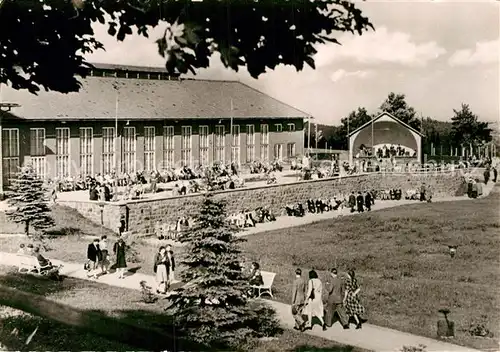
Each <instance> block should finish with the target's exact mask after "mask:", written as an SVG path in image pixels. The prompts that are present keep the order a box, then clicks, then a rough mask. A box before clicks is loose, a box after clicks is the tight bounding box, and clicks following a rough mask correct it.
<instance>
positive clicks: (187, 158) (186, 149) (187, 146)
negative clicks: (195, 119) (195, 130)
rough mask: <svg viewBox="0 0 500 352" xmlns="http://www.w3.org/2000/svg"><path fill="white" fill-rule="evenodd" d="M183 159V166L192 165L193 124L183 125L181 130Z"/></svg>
mask: <svg viewBox="0 0 500 352" xmlns="http://www.w3.org/2000/svg"><path fill="white" fill-rule="evenodd" d="M181 132H182V133H181V160H182V165H183V166H191V159H192V152H191V147H192V142H193V140H192V135H191V133H192V128H191V126H182V131H181Z"/></svg>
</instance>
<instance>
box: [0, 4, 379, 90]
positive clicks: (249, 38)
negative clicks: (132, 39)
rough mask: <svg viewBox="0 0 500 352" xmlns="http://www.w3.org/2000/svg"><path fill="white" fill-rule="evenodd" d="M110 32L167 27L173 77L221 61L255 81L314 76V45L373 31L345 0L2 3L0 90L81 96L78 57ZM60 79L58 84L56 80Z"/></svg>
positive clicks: (82, 65) (164, 51)
mask: <svg viewBox="0 0 500 352" xmlns="http://www.w3.org/2000/svg"><path fill="white" fill-rule="evenodd" d="M95 22H100V23H102V24H107V26H108V34H109V35H111V36H113V37H116V39H117V40H119V41H123V40H125V38H126V37H127V36H129V35H132V34H133V33H134V32H136V33H137V34H139V35H142V36H144V37H148V35H149V34H148V33H149V30H150V29H151V28H152V27H156V26H165V27H166V30H165V32H164V35H163V36H162V37H161V38H159V39H158V40H157V44H158V51H159V53H160V54H161V55H163V56H164V57H165V58H166V68H167V69H168V71H169V72H170V73H172V74H176V73H177V74H178V73H180V74H182V73H187V72H188V71H191V72H195V71H196V70H197V69H200V68H206V67H208V66H209V59H210V57H211V56H212V55H214V54H216V53H218V54H220V57H221V61H222V62H223V63H224V65H225V66H226V67H230V68H231V69H233V70H236V71H237V70H238V69H239V68H240V67H247V69H248V71H249V72H250V74H251V75H252V76H253V77H255V78H257V77H258V76H259V75H260V74H262V73H264V72H266V69H268V68H269V69H274V68H275V67H276V66H278V65H293V66H294V67H295V68H296V69H297V70H302V68H303V67H304V63H306V64H307V65H309V66H311V67H313V68H314V59H313V55H314V54H315V53H316V49H315V45H317V44H322V43H327V42H331V43H338V41H337V39H336V38H335V34H336V33H339V32H351V33H353V34H356V33H357V34H362V33H363V32H364V31H366V30H368V29H369V28H373V26H372V25H371V23H370V22H369V20H368V18H366V17H364V16H363V15H362V13H361V11H360V10H359V9H358V8H357V7H356V6H355V5H354V4H353V3H352V2H350V1H347V0H324V1H297V0H292V1H281V0H260V1H249V0H241V1H240V0H239V1H230V0H204V1H191V0H180V1H167V0H163V1H149V0H123V1H108V0H86V1H83V0H72V1H61V0H44V1H35V0H23V1H17V0H5V1H3V4H2V6H1V7H0V32H1V33H2V36H1V37H0V67H2V68H3V69H2V71H1V73H0V83H7V82H8V81H10V83H11V85H12V87H14V88H15V89H29V90H30V92H32V93H36V92H37V91H38V90H39V89H40V87H43V88H45V89H47V90H56V91H60V92H71V91H77V90H78V89H79V83H78V81H77V79H76V78H75V74H76V75H81V76H85V75H86V74H87V72H88V67H89V64H88V63H87V62H86V61H85V59H84V57H83V55H85V54H87V53H90V52H93V51H95V50H101V49H103V45H102V43H100V42H99V41H97V40H96V39H95V38H94V31H93V28H92V24H93V23H95ZM54 72H57V76H56V75H54Z"/></svg>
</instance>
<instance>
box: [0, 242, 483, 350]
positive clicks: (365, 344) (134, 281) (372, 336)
mask: <svg viewBox="0 0 500 352" xmlns="http://www.w3.org/2000/svg"><path fill="white" fill-rule="evenodd" d="M17 262H18V260H17V258H16V255H15V254H13V253H5V252H0V265H9V266H15V265H16V263H17ZM53 262H54V264H63V265H64V267H63V268H62V270H61V272H62V274H63V275H66V276H69V277H74V278H78V279H83V280H91V279H89V278H88V277H87V273H86V271H85V270H84V269H83V264H76V263H63V262H61V261H58V260H53ZM129 274H130V275H129V276H127V277H126V278H125V279H123V280H120V279H118V277H117V275H116V274H108V275H104V276H101V277H100V278H99V279H98V280H96V281H97V282H100V283H103V284H106V285H111V286H117V287H123V288H128V289H132V290H139V289H140V287H139V283H140V282H141V281H142V280H144V281H146V282H147V283H148V284H149V285H150V286H152V287H155V285H156V284H155V279H154V277H153V276H151V275H145V274H140V273H134V274H133V273H129ZM92 281H95V280H92ZM267 302H268V303H269V304H270V305H271V306H273V307H274V309H275V310H276V313H277V314H278V317H279V318H280V320H281V323H282V325H283V327H286V328H290V329H291V328H293V325H294V321H293V318H292V316H291V313H290V311H291V307H290V306H289V305H287V304H284V303H280V302H276V301H267ZM306 333H307V334H310V335H314V336H319V337H322V338H324V339H327V340H331V341H336V342H338V343H341V344H345V345H350V346H356V347H360V348H364V349H367V350H371V351H376V352H389V351H391V352H392V351H394V352H396V351H398V352H399V351H401V349H402V348H403V346H418V345H419V344H423V345H425V346H427V348H426V351H428V352H433V351H436V352H437V351H439V352H443V351H449V352H452V351H453V352H455V351H456V352H479V351H476V350H473V349H469V348H466V347H462V346H457V345H453V344H450V343H446V342H442V341H438V340H433V339H429V338H426V337H421V336H417V335H412V334H408V333H404V332H400V331H396V330H392V329H388V328H383V327H378V326H375V325H371V324H364V325H363V329H362V330H355V329H351V330H343V329H342V328H341V327H340V325H339V324H335V325H334V326H333V327H332V328H330V329H328V330H327V331H323V330H322V329H321V328H320V327H319V326H317V325H316V326H315V327H314V328H313V330H310V331H307V332H306Z"/></svg>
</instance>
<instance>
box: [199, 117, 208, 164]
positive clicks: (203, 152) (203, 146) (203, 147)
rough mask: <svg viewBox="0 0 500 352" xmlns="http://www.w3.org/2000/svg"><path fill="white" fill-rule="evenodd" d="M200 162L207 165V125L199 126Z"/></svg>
mask: <svg viewBox="0 0 500 352" xmlns="http://www.w3.org/2000/svg"><path fill="white" fill-rule="evenodd" d="M199 134H200V164H201V165H203V166H207V165H208V162H209V159H208V150H209V148H208V126H200V130H199Z"/></svg>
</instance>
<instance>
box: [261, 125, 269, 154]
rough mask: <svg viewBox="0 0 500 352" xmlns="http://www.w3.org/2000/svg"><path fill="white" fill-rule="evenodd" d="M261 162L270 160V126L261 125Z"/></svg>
mask: <svg viewBox="0 0 500 352" xmlns="http://www.w3.org/2000/svg"><path fill="white" fill-rule="evenodd" d="M260 160H262V161H268V160H269V125H260Z"/></svg>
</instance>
